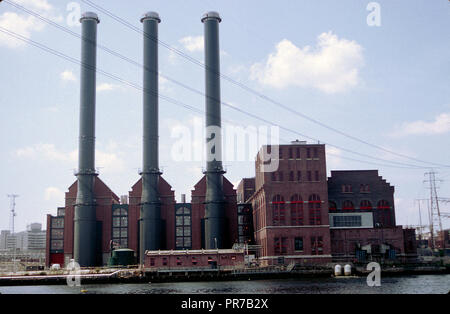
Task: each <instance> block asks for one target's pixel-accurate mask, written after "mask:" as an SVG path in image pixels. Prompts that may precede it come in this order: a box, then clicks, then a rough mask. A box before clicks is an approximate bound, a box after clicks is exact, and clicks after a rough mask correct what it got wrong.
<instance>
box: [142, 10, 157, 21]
mask: <svg viewBox="0 0 450 314" xmlns="http://www.w3.org/2000/svg"><path fill="white" fill-rule="evenodd" d="M145 20H157V21H158V23H161V18H160V17H159V14H158V13H157V12H153V11H150V12H147V13H144V15H142V18H141V23H143V22H144V21H145Z"/></svg>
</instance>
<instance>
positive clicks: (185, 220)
mask: <svg viewBox="0 0 450 314" xmlns="http://www.w3.org/2000/svg"><path fill="white" fill-rule="evenodd" d="M191 219H192V218H191V209H190V208H189V207H187V206H180V207H178V208H176V210H175V246H176V249H177V250H186V249H191V247H192V238H191Z"/></svg>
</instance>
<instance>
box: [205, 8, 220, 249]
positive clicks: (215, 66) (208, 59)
mask: <svg viewBox="0 0 450 314" xmlns="http://www.w3.org/2000/svg"><path fill="white" fill-rule="evenodd" d="M221 21H222V20H221V18H220V16H219V14H218V13H217V12H207V13H205V14H204V15H203V17H202V22H203V24H204V32H205V36H204V40H205V66H206V69H205V87H206V145H207V149H206V158H207V162H206V172H205V174H206V197H205V246H206V249H221V248H224V245H225V243H224V231H225V215H224V214H225V213H224V204H225V197H224V192H223V174H224V173H225V171H224V170H223V167H222V137H221V125H222V124H221V108H220V104H221V100H220V50H219V23H220V22H221Z"/></svg>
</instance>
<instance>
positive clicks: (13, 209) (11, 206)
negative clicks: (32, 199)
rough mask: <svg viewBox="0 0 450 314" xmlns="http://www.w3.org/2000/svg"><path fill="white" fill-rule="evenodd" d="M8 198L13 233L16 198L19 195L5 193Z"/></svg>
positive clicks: (12, 231) (12, 232)
mask: <svg viewBox="0 0 450 314" xmlns="http://www.w3.org/2000/svg"><path fill="white" fill-rule="evenodd" d="M7 196H8V197H9V198H10V208H11V219H12V222H11V226H10V227H11V234H14V217H16V216H17V214H16V198H18V197H19V195H17V194H8V195H7Z"/></svg>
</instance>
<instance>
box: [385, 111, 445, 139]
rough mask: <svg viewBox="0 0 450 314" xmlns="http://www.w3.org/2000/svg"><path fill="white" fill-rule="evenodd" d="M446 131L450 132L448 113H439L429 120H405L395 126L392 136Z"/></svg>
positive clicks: (433, 133) (432, 133)
mask: <svg viewBox="0 0 450 314" xmlns="http://www.w3.org/2000/svg"><path fill="white" fill-rule="evenodd" d="M447 132H450V113H441V114H440V115H438V116H437V117H436V118H435V119H434V121H431V122H427V121H423V120H418V121H413V122H405V123H403V124H402V125H400V126H399V127H397V130H396V131H394V132H393V134H392V136H394V137H395V136H397V137H400V136H407V135H435V134H444V133H447Z"/></svg>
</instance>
